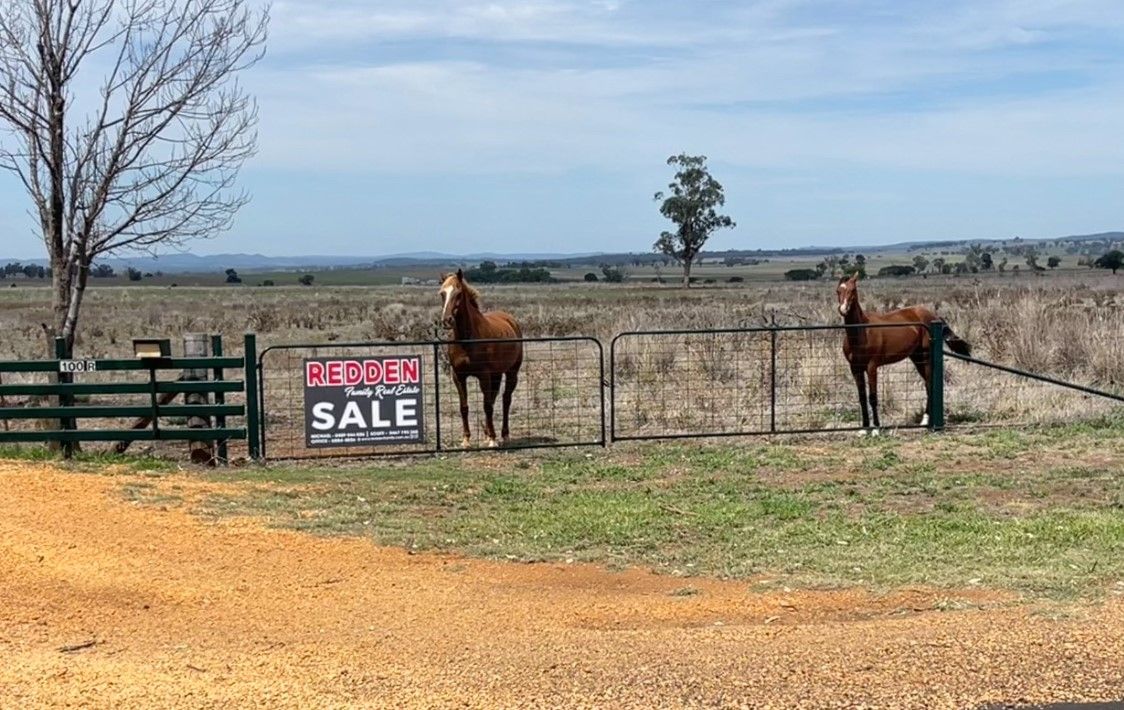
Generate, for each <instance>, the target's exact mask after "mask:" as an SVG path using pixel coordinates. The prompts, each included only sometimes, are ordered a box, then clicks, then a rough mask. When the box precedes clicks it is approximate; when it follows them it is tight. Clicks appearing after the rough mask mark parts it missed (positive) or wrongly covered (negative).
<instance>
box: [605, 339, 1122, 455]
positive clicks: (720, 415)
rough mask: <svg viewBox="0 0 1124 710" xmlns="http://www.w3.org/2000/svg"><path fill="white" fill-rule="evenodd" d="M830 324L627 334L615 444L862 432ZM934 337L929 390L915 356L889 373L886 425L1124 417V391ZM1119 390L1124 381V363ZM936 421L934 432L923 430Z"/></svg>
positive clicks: (614, 397) (881, 404)
mask: <svg viewBox="0 0 1124 710" xmlns="http://www.w3.org/2000/svg"><path fill="white" fill-rule="evenodd" d="M901 325H908V324H894V325H861V326H848V325H820V326H785V327H780V326H772V327H757V328H731V329H724V330H683V331H669V330H651V331H635V332H628V333H621V334H620V335H617V336H616V337H615V338H614V339H613V341H612V344H611V346H610V350H609V361H610V367H609V370H610V373H611V377H612V387H611V396H610V416H609V422H610V424H609V440H610V441H645V440H657V439H684V438H714V437H732V436H750V435H761V434H806V433H822V432H832V431H859V430H861V428H862V421H861V414H860V408H859V403H858V391H857V388H856V386H855V383H854V380H853V377H852V375H851V372H850V367H849V365H848V363H847V361H846V359H845V358H844V356H843V352H842V346H843V341H844V338H845V337H846V333H847V331H848V329H853V328H863V329H868V330H875V329H878V328H895V327H901ZM917 327H921V328H928V329H929V336H930V338H929V339H930V347H929V350H928V360H927V362H923V363H922V364H923V365H926V364H930V363H931V365H932V367H931V373H930V375H929V378H928V386H929V388H931V390H932V398H931V401H930V402H928V406H926V405H927V402H926V399H927V397H926V380H925V379H923V377H922V376H921V374H920V369H921V368H919V367H917V366H915V364H914V363H912V362H911V361H910V360H909V359H905V360H903V361H902V362H899V363H895V364H893V365H888V366H884V367H882V368H880V369H879V371H878V385H877V387H878V408H879V412H880V414H881V420H882V421H881V424H882V426H883V428H890V429H910V428H923V427H925V426H927V428H929V429H931V430H940V429H943V428H945V427H946V426H962V425H971V426H975V427H979V426H1032V425H1038V424H1057V423H1067V422H1074V421H1082V420H1085V421H1087V420H1089V419H1090V418H1093V417H1098V416H1104V415H1109V414H1111V413H1113V412H1119V408H1120V404H1121V403H1122V402H1124V393H1121V392H1113V391H1108V390H1106V389H1104V388H1096V387H1091V386H1086V385H1080V384H1075V383H1073V382H1068V381H1066V380H1063V379H1061V378H1058V377H1051V376H1048V375H1044V374H1041V373H1036V372H1030V371H1027V370H1023V369H1018V368H1014V367H1009V366H1006V365H1000V364H998V363H994V362H989V361H987V360H983V359H979V358H975V357H968V356H965V355H960V354H957V353H954V352H950V351H946V350H945V348H944V341H945V332H944V324H943V323H941V322H939V321H938V322H935V323H932V324H929V325H922V324H917ZM1109 379H1110V383H1118V382H1124V362H1121V363H1120V368H1119V372H1118V373H1117V374H1116V375H1114V376H1112V377H1110V378H1109ZM926 414H928V421H927V424H922V422H923V421H924V419H923V417H924V415H926Z"/></svg>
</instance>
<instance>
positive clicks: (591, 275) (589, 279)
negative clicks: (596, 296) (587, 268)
mask: <svg viewBox="0 0 1124 710" xmlns="http://www.w3.org/2000/svg"><path fill="white" fill-rule="evenodd" d="M585 280H586V282H587V283H595V282H596V281H597V274H595V273H593V272H592V271H591V272H589V273H588V274H586V275H585Z"/></svg>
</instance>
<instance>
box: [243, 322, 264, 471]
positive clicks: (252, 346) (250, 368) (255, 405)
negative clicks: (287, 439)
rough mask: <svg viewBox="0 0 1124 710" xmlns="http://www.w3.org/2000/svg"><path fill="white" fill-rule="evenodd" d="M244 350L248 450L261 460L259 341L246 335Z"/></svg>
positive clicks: (251, 455)
mask: <svg viewBox="0 0 1124 710" xmlns="http://www.w3.org/2000/svg"><path fill="white" fill-rule="evenodd" d="M243 342H244V346H243V349H242V357H243V359H244V360H245V362H243V363H242V365H243V370H242V377H243V380H244V381H245V383H246V448H247V450H248V453H249V455H250V458H251V459H254V460H257V459H259V458H261V415H262V412H261V409H260V406H261V400H260V399H259V398H258V339H257V336H256V335H254V334H253V333H246V337H245V339H244V341H243Z"/></svg>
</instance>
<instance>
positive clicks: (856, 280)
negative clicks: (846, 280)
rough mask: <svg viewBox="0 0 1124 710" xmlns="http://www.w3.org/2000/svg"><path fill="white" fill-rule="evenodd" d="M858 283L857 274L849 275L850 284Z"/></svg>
mask: <svg viewBox="0 0 1124 710" xmlns="http://www.w3.org/2000/svg"><path fill="white" fill-rule="evenodd" d="M858 282H859V272H857V271H856V272H855V273H853V274H851V283H853V284H856V283H858Z"/></svg>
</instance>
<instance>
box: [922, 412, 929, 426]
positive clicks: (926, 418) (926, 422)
mask: <svg viewBox="0 0 1124 710" xmlns="http://www.w3.org/2000/svg"><path fill="white" fill-rule="evenodd" d="M921 426H929V415H928V414H922V415H921Z"/></svg>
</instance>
